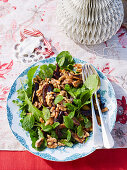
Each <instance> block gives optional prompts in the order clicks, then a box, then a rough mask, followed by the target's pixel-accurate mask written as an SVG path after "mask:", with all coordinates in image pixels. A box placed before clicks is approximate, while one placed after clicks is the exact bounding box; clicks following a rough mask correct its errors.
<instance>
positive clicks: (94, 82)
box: [84, 75, 98, 93]
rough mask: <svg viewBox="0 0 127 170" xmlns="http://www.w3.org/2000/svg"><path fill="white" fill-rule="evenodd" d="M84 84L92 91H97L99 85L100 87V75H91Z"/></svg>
mask: <svg viewBox="0 0 127 170" xmlns="http://www.w3.org/2000/svg"><path fill="white" fill-rule="evenodd" d="M84 84H85V86H86V87H87V88H88V89H89V90H90V91H91V93H94V92H95V91H97V87H98V76H97V75H90V76H89V77H88V78H87V79H86V81H85V83H84Z"/></svg>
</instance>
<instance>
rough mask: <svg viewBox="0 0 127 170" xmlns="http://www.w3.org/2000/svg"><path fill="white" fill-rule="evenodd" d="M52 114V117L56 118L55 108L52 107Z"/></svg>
mask: <svg viewBox="0 0 127 170" xmlns="http://www.w3.org/2000/svg"><path fill="white" fill-rule="evenodd" d="M50 112H51V117H55V114H56V112H55V107H51V109H50Z"/></svg>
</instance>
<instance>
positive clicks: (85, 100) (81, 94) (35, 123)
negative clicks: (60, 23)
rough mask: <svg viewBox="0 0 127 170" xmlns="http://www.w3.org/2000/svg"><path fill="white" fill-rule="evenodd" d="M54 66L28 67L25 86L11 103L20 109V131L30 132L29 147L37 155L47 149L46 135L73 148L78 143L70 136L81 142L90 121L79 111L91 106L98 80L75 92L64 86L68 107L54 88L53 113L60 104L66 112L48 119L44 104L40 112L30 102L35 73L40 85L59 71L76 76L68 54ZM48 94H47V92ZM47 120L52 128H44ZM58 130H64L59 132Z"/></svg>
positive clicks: (48, 108)
mask: <svg viewBox="0 0 127 170" xmlns="http://www.w3.org/2000/svg"><path fill="white" fill-rule="evenodd" d="M56 62H57V67H56V65H53V64H48V65H46V64H44V65H42V66H40V67H39V66H34V67H31V68H30V69H29V71H28V73H27V84H23V83H24V82H21V83H22V87H21V88H20V89H19V90H18V91H17V94H18V97H17V100H14V101H13V102H14V103H15V104H17V106H19V111H20V117H21V121H20V122H21V125H22V128H23V129H24V130H26V131H28V132H29V134H30V138H31V141H32V147H33V148H35V149H36V150H38V151H41V150H43V149H44V148H46V147H47V146H48V143H47V140H46V139H47V135H50V136H51V137H52V138H55V139H57V140H58V141H59V142H60V143H61V144H64V145H66V146H69V147H72V146H73V144H74V143H76V142H77V141H76V139H74V138H73V135H72V132H73V133H76V135H77V137H79V138H83V137H84V129H85V128H90V127H91V125H92V124H91V120H90V119H88V117H85V116H83V115H82V114H81V113H80V111H81V109H82V108H83V106H84V105H88V104H90V98H91V96H92V95H93V93H94V92H95V91H96V90H97V86H98V77H97V76H96V75H91V76H89V77H88V78H87V80H86V81H85V83H84V84H82V83H81V84H80V86H79V87H78V88H75V87H73V85H70V84H66V85H64V86H63V87H62V90H64V91H66V95H67V96H70V98H71V99H72V101H71V102H68V103H67V102H66V100H65V96H62V95H61V93H60V91H61V90H60V88H59V87H58V88H56V87H57V86H54V87H55V88H54V87H53V89H52V90H51V92H52V93H53V94H54V96H53V107H54V108H55V109H56V107H57V106H58V105H60V104H61V103H62V105H63V106H65V107H66V108H65V111H64V110H61V111H59V113H58V116H57V117H52V116H51V113H52V112H51V109H52V108H51V107H48V106H46V105H44V106H43V105H42V103H43V102H42V103H41V109H40V107H38V108H39V109H38V108H37V107H35V106H36V105H34V103H33V100H32V98H33V94H35V93H33V90H34V86H35V84H34V83H35V82H34V83H33V79H34V78H35V75H36V73H38V74H37V75H38V76H39V77H40V79H41V81H42V82H44V80H45V79H46V78H49V79H48V80H49V81H50V82H51V80H52V78H54V77H53V76H54V72H55V73H56V72H57V71H56V70H57V69H58V68H60V71H61V70H63V69H65V71H67V73H68V72H69V71H71V72H73V73H75V70H74V64H75V61H74V59H73V58H72V56H71V54H70V53H69V52H68V51H63V52H61V53H60V54H58V56H57V57H56ZM58 66H59V67H58ZM60 75H61V73H60V72H59V76H60ZM58 78H59V77H58ZM36 80H37V77H36ZM46 80H47V79H46ZM57 80H58V79H57ZM34 81H35V79H34ZM38 86H39V84H38ZM39 87H40V86H39ZM39 90H40V89H39ZM34 92H35V91H34ZM47 92H49V91H48V89H47ZM45 97H46V96H45ZM70 98H69V99H70ZM55 114H56V110H55ZM78 118H81V121H79V120H78ZM50 119H51V120H53V122H52V123H51V124H47V123H46V122H48V121H49V120H50ZM75 121H77V125H76V124H75ZM61 122H62V123H61ZM59 127H63V128H60V129H59ZM59 134H61V137H59ZM40 139H41V140H42V141H41V145H40V147H39V148H38V147H37V145H36V142H37V141H39V140H40Z"/></svg>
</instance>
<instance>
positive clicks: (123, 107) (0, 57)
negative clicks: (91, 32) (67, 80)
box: [0, 0, 127, 150]
mask: <svg viewBox="0 0 127 170" xmlns="http://www.w3.org/2000/svg"><path fill="white" fill-rule="evenodd" d="M56 5H57V0H36V1H35V0H27V1H26V0H18V1H17V0H0V149H1V150H24V148H23V147H22V146H21V144H20V143H19V142H18V141H17V140H16V138H15V137H14V136H13V134H12V133H11V130H10V128H9V125H8V121H7V115H6V100H7V96H8V93H9V90H10V87H11V85H12V84H13V82H14V80H15V79H16V78H17V76H18V75H19V74H20V73H21V72H22V71H23V70H24V69H26V68H27V67H28V66H30V65H31V61H29V62H25V61H24V62H22V61H20V60H18V59H16V58H15V55H14V45H15V44H16V43H17V42H18V41H19V39H22V38H25V37H26V36H28V34H27V31H28V30H31V33H32V31H33V32H34V33H35V30H39V31H40V32H41V33H42V34H43V35H44V37H45V39H46V40H47V42H49V43H50V44H51V46H52V49H51V50H52V51H50V54H49V55H48V56H47V57H52V55H53V54H54V53H58V52H60V51H63V50H68V51H70V53H71V54H72V55H73V56H74V57H77V58H80V59H84V60H85V61H88V62H90V63H92V64H94V65H95V66H96V67H97V68H99V69H100V70H101V71H102V72H103V73H104V74H105V75H106V76H107V77H108V79H109V80H110V81H111V83H112V85H113V87H114V89H115V92H116V98H117V102H118V113H117V120H116V124H115V127H114V129H113V131H112V135H113V138H114V139H115V147H116V148H117V147H124V148H126V147H127V30H126V28H125V27H121V28H120V30H119V31H118V32H117V34H116V35H115V36H113V37H112V39H111V40H109V41H107V42H105V43H102V44H100V45H96V46H92V47H91V46H90V47H86V46H85V45H78V44H75V43H74V42H73V41H72V40H71V39H69V38H68V37H67V36H66V35H65V34H64V33H63V32H62V31H61V28H59V27H58V25H57V22H56ZM24 30H26V32H24ZM28 32H29V31H28ZM25 34H27V35H25Z"/></svg>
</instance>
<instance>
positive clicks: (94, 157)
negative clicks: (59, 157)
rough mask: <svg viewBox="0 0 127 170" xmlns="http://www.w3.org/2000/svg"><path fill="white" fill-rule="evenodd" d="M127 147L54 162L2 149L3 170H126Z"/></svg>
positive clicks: (1, 164)
mask: <svg viewBox="0 0 127 170" xmlns="http://www.w3.org/2000/svg"><path fill="white" fill-rule="evenodd" d="M126 156H127V149H112V150H96V151H95V152H94V153H92V154H91V155H89V156H87V157H85V158H80V159H78V160H75V161H71V162H64V163H63V162H52V161H47V160H44V159H42V158H40V157H37V156H35V155H33V154H31V153H29V152H28V151H0V169H1V170H65V169H66V170H85V169H86V170H126V169H127V162H126Z"/></svg>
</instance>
